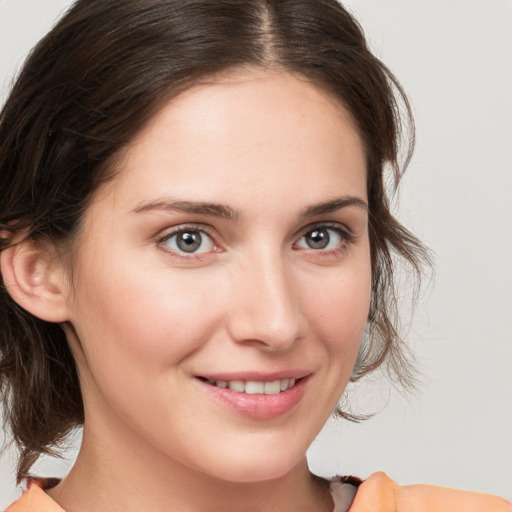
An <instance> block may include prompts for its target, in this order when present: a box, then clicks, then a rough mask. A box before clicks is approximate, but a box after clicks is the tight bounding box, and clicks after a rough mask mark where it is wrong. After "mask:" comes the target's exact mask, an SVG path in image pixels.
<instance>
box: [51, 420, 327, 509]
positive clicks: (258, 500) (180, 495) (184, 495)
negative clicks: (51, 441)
mask: <svg viewBox="0 0 512 512" xmlns="http://www.w3.org/2000/svg"><path fill="white" fill-rule="evenodd" d="M91 431H92V432H94V431H95V430H94V429H91V430H89V429H88V428H87V425H86V427H85V428H84V436H83V442H82V448H81V450H80V454H79V456H78V458H77V461H76V463H75V465H74V466H73V469H72V470H71V471H70V473H69V475H68V476H67V477H66V478H64V479H63V480H62V482H61V483H60V484H59V485H58V486H57V487H55V488H54V489H51V490H50V491H48V494H49V495H50V496H51V497H52V498H53V499H54V500H55V501H57V503H59V504H60V505H61V506H62V507H63V508H64V509H65V510H73V511H74V512H93V511H94V512H98V511H102V510H109V511H110V512H121V511H122V512H140V510H151V511H152V512H168V511H169V510H180V512H218V511H219V510H223V511H224V512H235V511H236V512H239V511H241V510H243V511H244V512H267V511H275V512H289V511H290V512H291V511H293V512H306V511H311V510H315V511H319V512H323V511H325V512H330V511H332V506H333V505H332V501H331V498H330V493H329V487H328V485H327V483H326V482H325V481H323V480H322V479H319V478H318V477H315V476H314V475H312V474H311V473H310V472H309V470H308V467H307V463H306V460H305V458H304V460H302V461H300V462H299V463H298V464H297V465H296V466H295V467H293V468H292V469H291V470H290V471H289V472H288V473H287V474H285V475H283V476H281V477H279V478H275V479H272V480H267V481H261V482H231V481H225V480H221V479H218V478H215V477H213V476H211V475H207V474H204V473H201V472H198V471H196V470H194V469H192V468H189V467H187V466H185V465H183V464H181V463H179V462H178V461H176V460H173V459H170V458H169V457H167V456H165V455H163V454H162V453H161V452H159V451H158V450H157V449H156V448H155V447H152V446H147V445H144V446H143V445H142V444H141V443H139V442H137V440H136V439H133V438H132V439H129V438H125V439H122V442H120V439H119V436H115V437H116V438H115V439H108V438H106V436H102V438H101V439H98V438H96V437H95V436H93V435H91V434H90V432H91ZM126 447H130V448H129V449H127V448H126ZM85 483H86V485H85ZM84 489H86V491H84Z"/></svg>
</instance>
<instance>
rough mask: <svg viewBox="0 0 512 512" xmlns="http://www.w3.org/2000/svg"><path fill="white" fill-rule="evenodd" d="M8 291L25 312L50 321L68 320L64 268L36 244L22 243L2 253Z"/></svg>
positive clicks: (2, 269) (0, 261) (2, 268)
mask: <svg viewBox="0 0 512 512" xmlns="http://www.w3.org/2000/svg"><path fill="white" fill-rule="evenodd" d="M0 265H1V271H2V278H3V281H4V284H5V286H6V288H7V291H8V292H9V294H10V295H11V297H12V298H13V300H14V301H15V302H17V303H18V304H19V305H20V306H21V307H22V308H23V309H26V310H27V311H28V312H29V313H32V314H33V315H34V316H36V317H38V318H40V319H41V320H46V321H47V322H65V321H66V320H68V311H67V300H66V298H67V285H66V281H65V278H64V269H63V268H62V265H60V264H56V262H55V261H54V260H53V259H52V257H51V256H50V254H49V253H48V251H47V250H45V249H44V248H42V247H41V246H40V245H39V244H36V243H35V242H22V243H20V244H17V245H14V246H12V247H9V248H7V249H5V250H4V251H2V253H1V254H0Z"/></svg>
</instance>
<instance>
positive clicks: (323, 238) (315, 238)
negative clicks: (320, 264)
mask: <svg viewBox="0 0 512 512" xmlns="http://www.w3.org/2000/svg"><path fill="white" fill-rule="evenodd" d="M349 241H350V235H349V234H348V233H347V232H346V231H344V230H343V229H341V228H340V227H337V226H317V227H315V228H313V229H311V230H309V231H308V232H307V233H305V234H304V235H303V236H302V237H301V238H300V239H299V241H298V242H297V244H296V247H298V248H300V249H313V250H315V251H329V250H335V249H337V248H341V247H343V246H344V245H345V244H346V243H348V242H349Z"/></svg>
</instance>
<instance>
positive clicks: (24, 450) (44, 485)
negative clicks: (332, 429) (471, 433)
mask: <svg viewBox="0 0 512 512" xmlns="http://www.w3.org/2000/svg"><path fill="white" fill-rule="evenodd" d="M399 101H405V103H404V104H405V105H407V102H406V100H405V97H404V96H403V94H402V93H401V89H400V87H399V86H398V84H397V83H396V81H395V80H394V78H393V77H392V75H391V74H390V73H389V72H388V71H387V70H386V68H385V67H384V66H383V65H382V64H381V63H380V62H379V61H378V60H377V59H375V57H373V56H372V55H371V54H370V53H369V51H368V50H367V48H366V44H365V41H364V38H363V36H362V33H361V31H360V29H359V28H358V26H357V24H356V23H355V22H354V20H353V19H352V18H351V17H350V16H349V15H348V13H347V12H346V11H345V10H344V9H343V8H342V7H341V6H339V5H338V4H337V3H336V2H334V1H333V2H324V1H322V2H319V1H314V2H304V1H300V2H298V1H290V2H263V1H251V2H240V1H231V2H222V3H220V2H198V1H186V2H185V1H179V2H177V1H174V2H171V1H162V0H152V1H148V0H146V1H142V0H116V2H104V1H100V0H87V1H85V0H84V1H79V2H77V3H76V4H75V6H74V7H73V8H72V10H71V11H70V12H69V13H68V14H67V15H66V16H65V17H64V18H63V19H62V20H61V22H60V23H59V24H58V25H57V26H56V27H55V28H54V29H53V30H52V31H51V32H50V34H49V35H48V36H47V37H46V38H45V39H44V40H43V41H42V42H41V43H40V45H39V46H38V47H37V48H36V50H35V51H34V53H33V54H32V56H31V58H30V60H29V61H28V62H27V64H26V66H25V68H24V70H23V72H22V73H21V75H20V78H19V79H18V82H17V84H16V85H15V87H14V89H13V91H12V93H11V96H10V98H9V100H8V101H7V103H6V106H5V108H4V110H3V112H2V120H1V124H0V137H1V140H2V148H1V153H0V170H1V175H0V180H1V183H0V190H1V191H2V192H1V193H2V200H1V204H2V212H1V215H0V227H1V230H2V246H1V249H2V253H1V264H2V266H1V269H2V279H3V282H4V285H5V288H4V289H3V290H2V308H1V309H2V315H4V316H3V317H2V325H6V326H7V328H6V329H5V333H2V336H3V337H2V339H1V345H0V347H1V353H2V367H1V368H2V373H1V376H2V382H3V385H4V396H5V397H6V401H5V402H6V407H7V417H8V420H9V421H10V424H11V427H12V431H13V435H14V439H15V440H16V442H17V443H18V445H19V446H20V448H21V457H20V464H19V468H18V478H19V479H22V478H25V477H27V476H28V475H29V469H30V467H31V465H32V463H33V462H34V461H35V460H36V459H37V457H38V455H39V454H40V453H45V452H48V451H49V450H51V449H52V447H54V446H56V445H57V444H58V442H59V441H61V440H62V439H63V437H64V436H65V434H66V433H68V432H69V431H70V429H72V428H74V427H76V426H80V425H83V442H82V447H81V451H80V454H79V456H78V458H77V461H76V463H75V465H74V466H73V468H72V470H71V471H70V473H69V475H68V476H67V477H66V478H64V479H63V480H62V481H60V482H58V481H51V480H50V481H43V480H39V481H32V482H31V483H30V482H29V485H30V487H29V490H28V492H27V493H26V494H25V495H24V496H23V497H22V498H21V500H20V501H18V502H17V503H15V504H14V505H13V506H12V507H10V508H9V509H8V510H10V511H14V512H17V511H19V510H37V509H38V507H39V508H43V509H45V510H56V511H60V510H62V509H64V510H76V511H88V510H104V509H105V510H107V509H108V510H123V511H129V510H141V509H142V510H172V509H178V510H201V511H209V510H212V511H213V510H226V511H227V510H283V511H285V510H294V511H297V510H304V511H310V510H318V511H323V510H326V511H327V510H328V511H331V510H336V511H341V510H348V509H350V510H351V511H352V512H354V511H355V512H357V511H363V510H383V511H384V510H440V507H441V506H444V507H445V508H446V504H450V507H451V508H449V509H450V510H457V508H455V507H458V509H460V510H470V509H471V508H470V507H473V509H474V510H509V509H510V507H509V505H508V504H507V503H506V502H505V501H503V500H500V499H499V498H493V497H488V496H484V495H477V494H473V493H459V492H455V491H448V490H440V489H433V488H429V487H425V486H413V487H409V488H400V487H399V486H398V485H395V484H394V483H393V482H392V481H391V480H390V479H389V478H388V477H386V476H385V475H383V474H375V475H374V476H373V477H370V478H369V479H368V480H367V481H365V482H364V483H362V484H361V485H359V482H358V480H357V479H354V478H345V479H338V480H336V481H333V482H332V483H330V482H328V481H325V480H323V479H319V478H317V477H315V476H314V475H312V474H311V473H310V472H309V470H308V468H307V464H306V460H305V451H306V449H307V447H308V446H309V445H310V443H311V442H312V441H313V439H314V437H315V436H316V435H317V433H318V431H319V430H320V429H321V427H322V425H323V424H324V423H325V421H326V420H327V418H328V417H329V416H330V414H331V413H332V411H333V409H335V408H336V406H337V403H338V401H339V399H340V397H341V395H342V393H343V390H344V389H345V386H346V384H347V382H348V381H349V380H350V379H352V380H357V379H359V378H361V377H362V376H363V375H366V374H368V373H369V372H371V371H373V370H374V369H376V368H378V367H380V366H381V365H382V364H385V363H387V364H390V366H391V368H394V369H395V371H396V372H397V374H398V377H399V378H401V379H402V380H403V381H404V382H407V380H408V379H410V378H411V372H410V369H409V367H408V366H407V364H406V362H405V359H404V356H403V354H402V353H401V351H400V346H401V345H400V339H399V338H398V335H397V333H396V331H395V328H394V324H393V321H392V320H393V302H392V300H391V297H392V268H393V261H392V257H391V252H392V251H393V252H396V253H397V254H398V255H400V256H401V257H402V258H404V259H405V260H406V261H407V262H408V263H409V264H410V265H412V266H413V268H416V269H419V267H420V264H421V261H422V259H424V257H425V253H424V250H423V248H422V246H421V244H420V243H419V242H418V241H417V240H416V239H415V238H414V237H413V236H412V235H411V234H410V233H408V232H407V231H406V230H405V229H404V228H403V227H402V226H400V224H398V222H397V221H396V220H395V219H394V218H393V217H392V216H391V214H390V212H389V209H388V203H387V198H386V195H385V191H384V185H383V182H384V168H385V166H389V167H390V168H391V169H392V170H393V171H394V173H395V174H394V177H395V180H396V182H398V180H399V177H400V173H401V171H400V169H399V163H398V156H397V155H398V143H399V139H400V138H399V135H400V120H399V115H398V110H399V109H398V106H397V103H398V102H399ZM283 198H286V200H284V201H283ZM361 340H363V341H362V342H361ZM339 412H340V414H342V415H345V416H349V413H348V412H347V411H343V410H340V411H339ZM84 482H87V484H86V486H87V487H86V492H84ZM358 486H359V489H358ZM34 507H35V508H34ZM446 509H448V508H446Z"/></svg>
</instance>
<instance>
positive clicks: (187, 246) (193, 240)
mask: <svg viewBox="0 0 512 512" xmlns="http://www.w3.org/2000/svg"><path fill="white" fill-rule="evenodd" d="M201 241H202V239H201V234H200V233H194V232H191V231H189V232H187V233H181V234H180V235H178V240H177V241H176V243H177V245H178V247H179V248H180V250H182V251H184V252H194V251H196V250H197V249H199V247H200V246H201Z"/></svg>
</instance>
